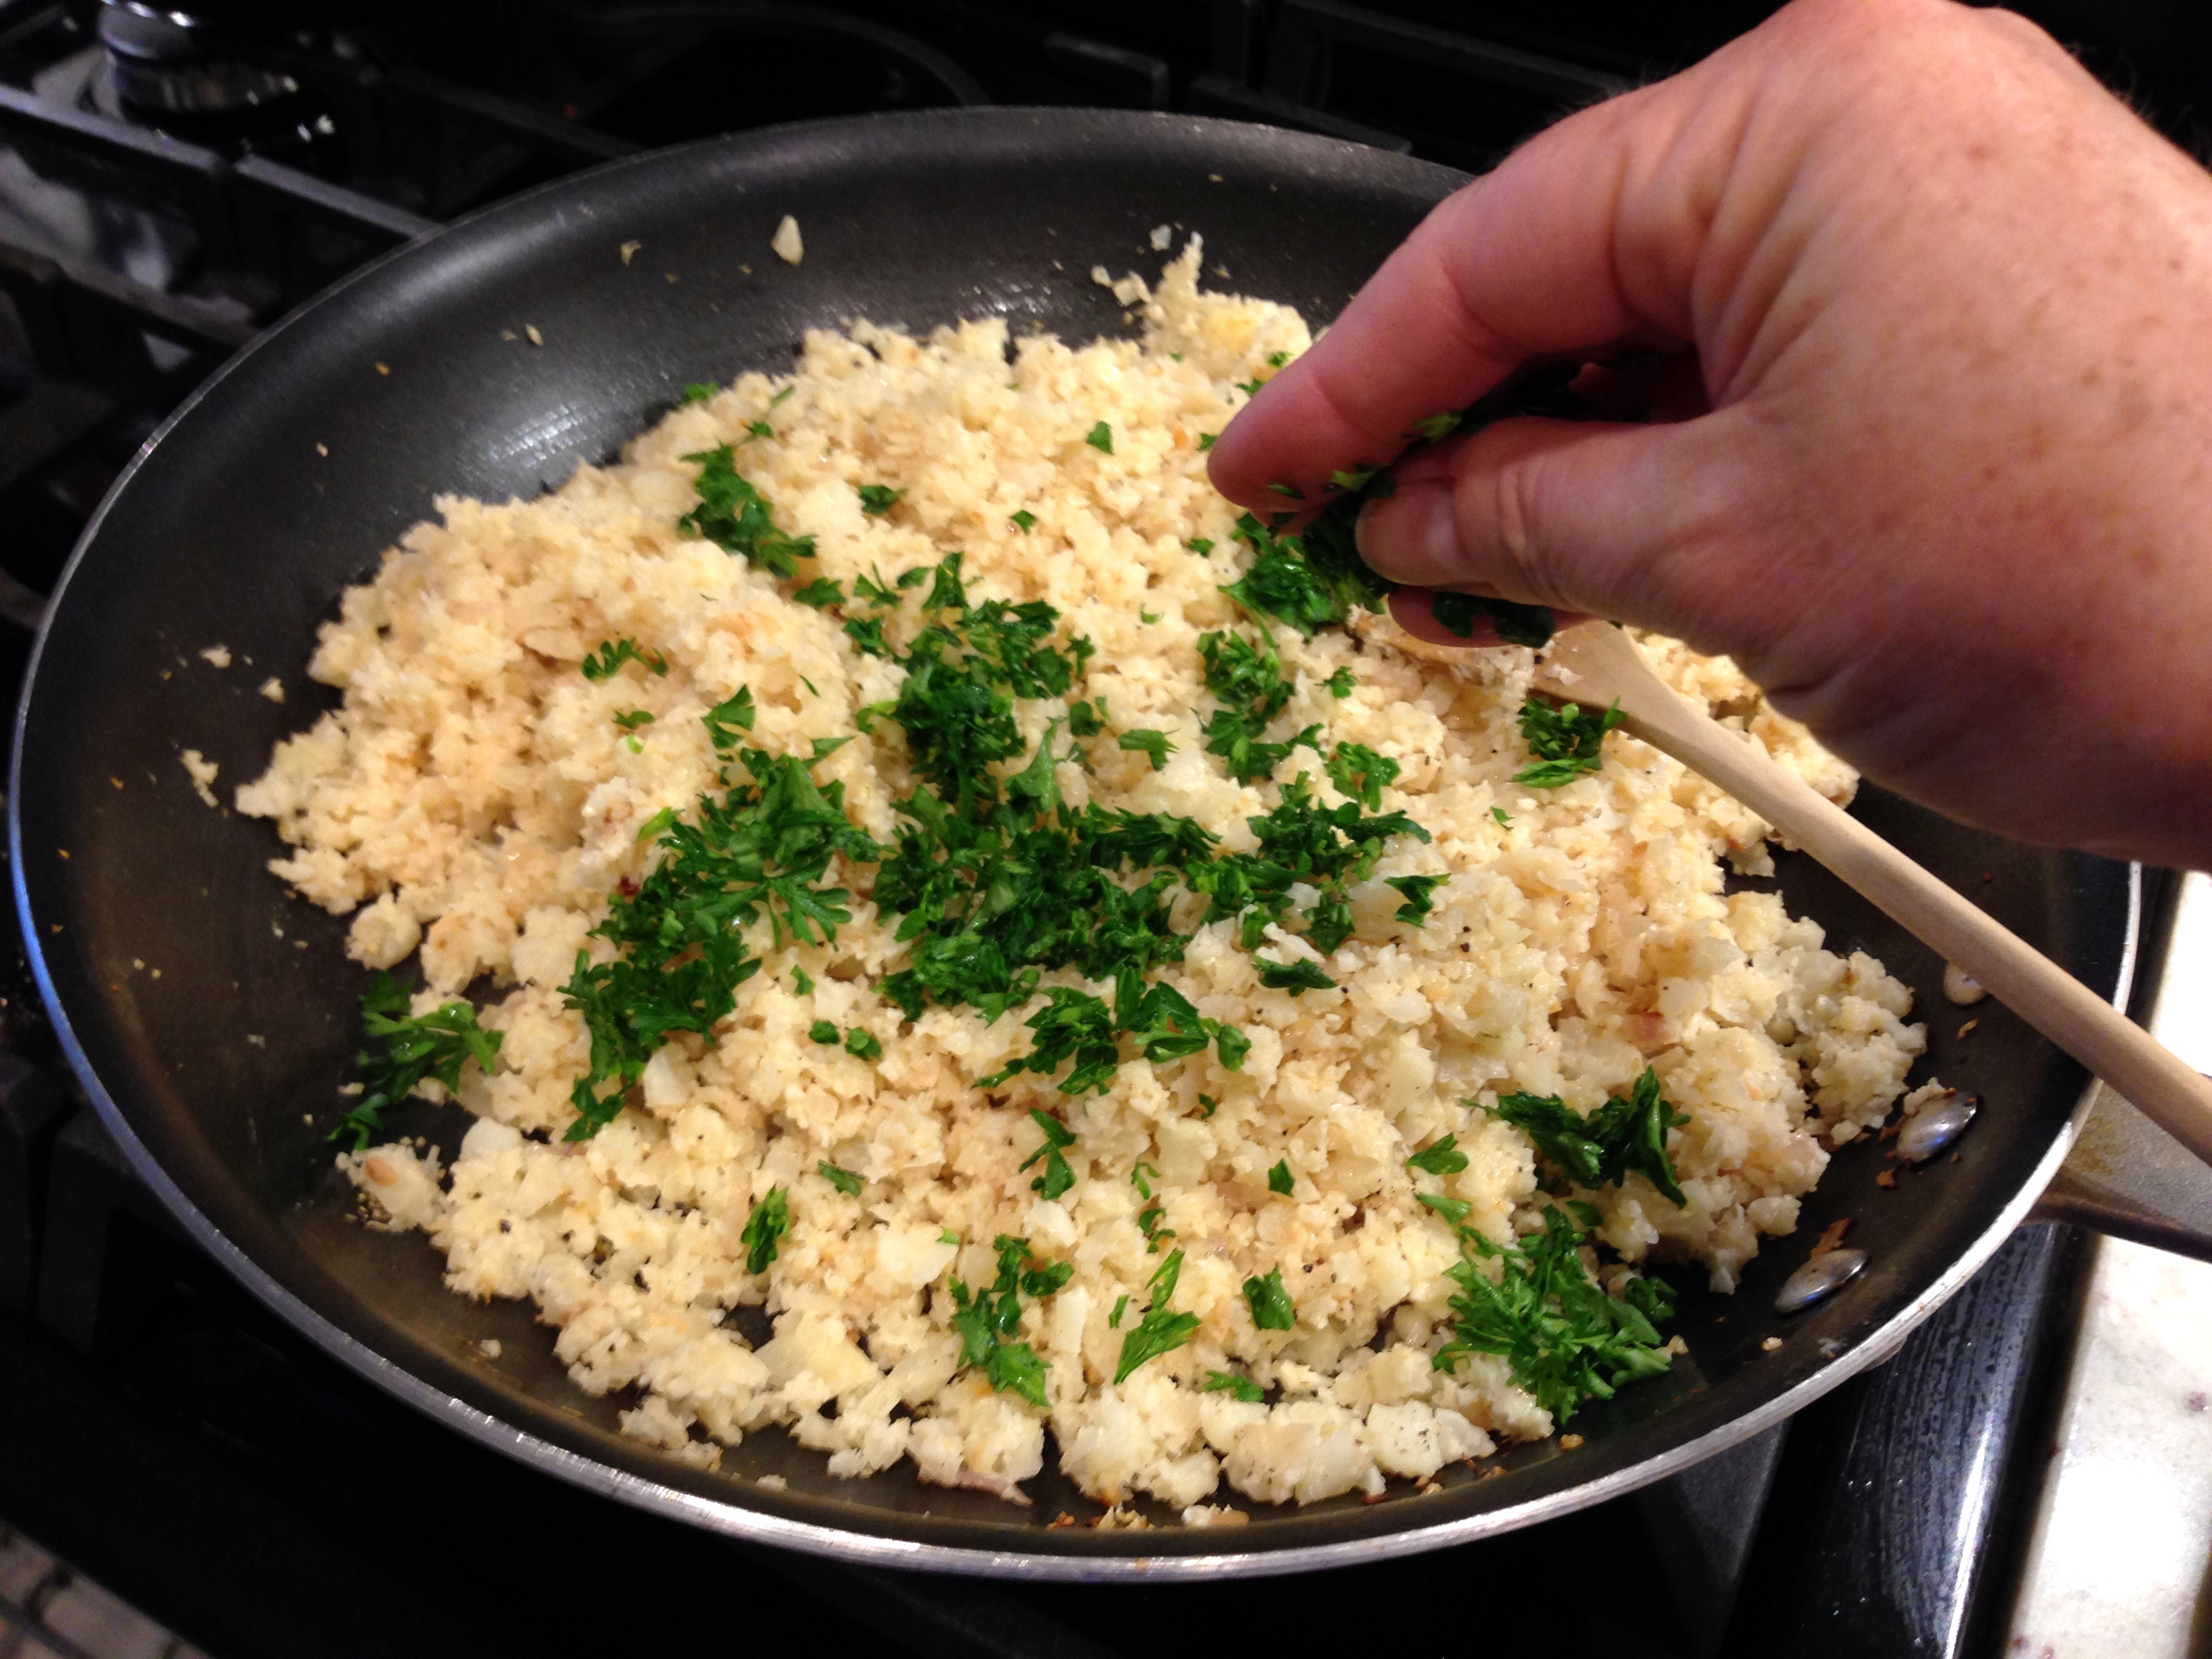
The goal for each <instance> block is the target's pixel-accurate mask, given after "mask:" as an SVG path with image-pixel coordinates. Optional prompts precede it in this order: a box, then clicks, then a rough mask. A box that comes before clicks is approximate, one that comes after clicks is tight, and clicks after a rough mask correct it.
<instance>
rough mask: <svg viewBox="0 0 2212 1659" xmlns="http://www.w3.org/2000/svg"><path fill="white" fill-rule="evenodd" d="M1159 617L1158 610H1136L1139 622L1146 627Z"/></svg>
mask: <svg viewBox="0 0 2212 1659" xmlns="http://www.w3.org/2000/svg"><path fill="white" fill-rule="evenodd" d="M1159 619H1160V613H1159V612H1158V611H1146V610H1142V609H1140V610H1139V611H1138V612H1137V620H1138V621H1139V622H1140V623H1144V625H1145V626H1146V627H1147V628H1150V627H1151V626H1152V624H1153V623H1156V622H1158V620H1159Z"/></svg>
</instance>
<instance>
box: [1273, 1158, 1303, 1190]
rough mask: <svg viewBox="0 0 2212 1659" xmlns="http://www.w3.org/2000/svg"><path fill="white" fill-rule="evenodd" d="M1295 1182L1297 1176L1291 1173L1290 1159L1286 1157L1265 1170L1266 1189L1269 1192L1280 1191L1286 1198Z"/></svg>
mask: <svg viewBox="0 0 2212 1659" xmlns="http://www.w3.org/2000/svg"><path fill="white" fill-rule="evenodd" d="M1297 1184H1298V1178H1297V1176H1294V1175H1292V1174H1291V1160H1290V1159H1288V1158H1284V1159H1282V1160H1281V1161H1280V1162H1279V1163H1278V1164H1276V1165H1275V1167H1274V1168H1273V1169H1272V1170H1268V1171H1267V1190H1268V1191H1269V1192H1271V1193H1280V1194H1282V1195H1283V1196H1284V1197H1285V1198H1288V1197H1289V1196H1290V1195H1291V1190H1292V1189H1293V1188H1296V1187H1297Z"/></svg>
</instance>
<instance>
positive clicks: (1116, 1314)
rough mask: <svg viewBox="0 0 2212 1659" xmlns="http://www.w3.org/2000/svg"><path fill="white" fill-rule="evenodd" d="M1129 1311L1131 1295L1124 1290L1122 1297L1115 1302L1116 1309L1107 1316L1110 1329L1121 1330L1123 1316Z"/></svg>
mask: <svg viewBox="0 0 2212 1659" xmlns="http://www.w3.org/2000/svg"><path fill="white" fill-rule="evenodd" d="M1128 1311H1129V1297H1128V1296H1127V1292H1124V1293H1123V1294H1122V1296H1121V1298H1120V1299H1119V1300H1118V1301H1116V1302H1115V1304H1114V1311H1113V1312H1112V1313H1111V1314H1109V1316H1107V1319H1106V1328H1107V1329H1108V1330H1109V1331H1118V1330H1120V1329H1121V1316H1122V1315H1123V1314H1125V1313H1127V1312H1128Z"/></svg>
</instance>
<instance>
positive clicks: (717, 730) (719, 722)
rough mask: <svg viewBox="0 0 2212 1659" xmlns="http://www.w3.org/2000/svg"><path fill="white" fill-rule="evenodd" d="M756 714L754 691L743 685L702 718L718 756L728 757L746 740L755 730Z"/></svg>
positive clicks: (709, 739)
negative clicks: (747, 735) (746, 736)
mask: <svg viewBox="0 0 2212 1659" xmlns="http://www.w3.org/2000/svg"><path fill="white" fill-rule="evenodd" d="M755 713H756V710H755V709H754V708H753V689H752V687H750V685H741V686H739V687H738V689H737V690H735V691H733V692H732V693H731V694H730V695H729V696H726V697H725V698H724V699H723V700H722V701H721V702H718V703H716V704H715V705H714V707H713V708H709V709H708V711H707V712H706V713H705V714H702V715H701V716H700V719H701V720H702V721H704V722H705V724H706V727H707V740H708V742H709V743H711V744H714V752H715V753H716V754H718V755H723V756H726V755H728V754H729V753H730V751H731V750H733V749H735V748H736V747H737V746H738V744H741V743H743V742H744V740H745V734H746V733H747V732H750V731H751V730H752V729H753V718H754V715H755Z"/></svg>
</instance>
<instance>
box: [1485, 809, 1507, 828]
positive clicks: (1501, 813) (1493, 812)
mask: <svg viewBox="0 0 2212 1659" xmlns="http://www.w3.org/2000/svg"><path fill="white" fill-rule="evenodd" d="M1490 816H1491V817H1493V818H1496V819H1497V820H1498V826H1499V827H1500V828H1501V829H1511V828H1512V827H1513V820H1512V818H1511V817H1510V816H1509V815H1508V814H1507V812H1506V811H1505V809H1504V807H1502V806H1493V807H1492V808H1491V809H1490Z"/></svg>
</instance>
